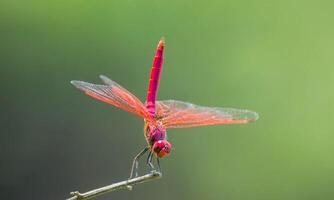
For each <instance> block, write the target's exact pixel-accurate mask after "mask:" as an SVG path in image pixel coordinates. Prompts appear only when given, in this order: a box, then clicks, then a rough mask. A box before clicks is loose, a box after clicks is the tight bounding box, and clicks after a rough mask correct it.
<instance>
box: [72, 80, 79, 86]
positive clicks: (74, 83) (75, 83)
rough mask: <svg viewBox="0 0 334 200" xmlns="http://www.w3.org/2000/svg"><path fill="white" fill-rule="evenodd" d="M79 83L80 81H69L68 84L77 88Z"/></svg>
mask: <svg viewBox="0 0 334 200" xmlns="http://www.w3.org/2000/svg"><path fill="white" fill-rule="evenodd" d="M79 82H80V81H77V80H71V81H70V83H71V84H72V85H74V86H75V87H77V86H78V85H79Z"/></svg>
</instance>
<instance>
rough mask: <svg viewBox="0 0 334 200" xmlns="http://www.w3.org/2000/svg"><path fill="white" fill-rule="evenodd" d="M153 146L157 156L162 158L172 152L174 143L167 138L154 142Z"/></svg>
mask: <svg viewBox="0 0 334 200" xmlns="http://www.w3.org/2000/svg"><path fill="white" fill-rule="evenodd" d="M152 148H153V151H154V153H155V154H156V155H157V157H158V158H161V157H164V156H166V155H168V154H169V153H170V150H171V149H172V145H171V144H170V143H169V142H168V141H167V140H158V141H156V142H155V143H154V144H153V147H152Z"/></svg>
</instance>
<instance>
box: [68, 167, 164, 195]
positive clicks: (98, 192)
mask: <svg viewBox="0 0 334 200" xmlns="http://www.w3.org/2000/svg"><path fill="white" fill-rule="evenodd" d="M161 176H162V175H161V173H160V172H157V171H153V172H151V173H149V174H146V175H144V176H140V177H136V178H133V179H129V180H126V181H121V182H118V183H114V184H111V185H107V186H104V187H101V188H98V189H95V190H91V191H88V192H85V193H80V192H78V191H75V192H71V193H70V194H71V197H70V198H68V199H67V200H87V199H91V198H94V197H97V196H100V195H102V194H106V193H108V192H112V191H114V190H118V189H128V190H132V186H134V185H137V184H139V183H144V182H147V181H152V180H154V179H157V178H161Z"/></svg>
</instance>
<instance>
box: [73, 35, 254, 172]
mask: <svg viewBox="0 0 334 200" xmlns="http://www.w3.org/2000/svg"><path fill="white" fill-rule="evenodd" d="M164 49H165V40H164V38H161V39H160V41H159V43H158V46H157V48H156V52H155V57H154V60H153V65H152V68H151V76H150V80H149V86H148V91H147V99H146V102H145V104H144V103H143V102H142V101H140V100H139V99H138V98H137V97H136V96H135V95H134V94H132V93H131V92H129V91H128V90H126V89H125V88H124V87H122V86H121V85H119V84H118V83H116V82H115V81H113V80H111V79H109V78H108V77H106V76H104V75H100V78H101V80H102V82H103V84H93V83H88V82H84V81H76V80H73V81H71V83H72V84H73V85H74V86H75V87H76V88H78V89H80V90H82V91H83V92H84V93H85V94H86V95H88V96H91V97H93V98H95V99H98V100H100V101H103V102H105V103H108V104H111V105H113V106H115V107H117V108H119V109H122V110H125V111H127V112H130V113H132V114H134V115H137V116H138V117H140V118H143V119H144V136H145V139H146V142H147V145H146V146H145V147H144V149H142V150H141V151H140V152H139V153H138V154H137V155H136V156H135V157H134V159H133V162H132V168H131V173H130V178H132V177H137V176H138V172H137V171H138V165H139V164H138V162H139V159H140V158H141V157H142V156H143V155H144V154H145V153H147V152H148V157H147V162H146V164H147V165H148V166H149V168H150V170H151V172H153V171H154V170H157V171H158V172H159V173H161V167H160V160H159V159H161V158H162V157H165V156H166V155H168V154H169V153H170V152H171V149H172V145H171V143H170V142H168V140H167V132H166V129H170V128H190V127H198V126H206V125H215V124H244V123H249V122H253V121H256V120H257V119H258V117H259V115H258V114H257V113H256V112H253V111H250V110H246V109H236V108H220V107H206V106H199V105H195V104H192V103H188V102H182V101H177V100H163V101H157V92H158V87H159V82H160V77H161V72H162V68H163V62H164ZM153 157H155V158H156V163H157V169H155V166H154V165H153Z"/></svg>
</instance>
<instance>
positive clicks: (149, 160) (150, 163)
mask: <svg viewBox="0 0 334 200" xmlns="http://www.w3.org/2000/svg"><path fill="white" fill-rule="evenodd" d="M152 159H153V153H152V152H151V151H150V153H149V154H148V157H147V162H146V164H147V165H148V166H149V167H150V169H151V171H153V169H154V165H153V164H152Z"/></svg>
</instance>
